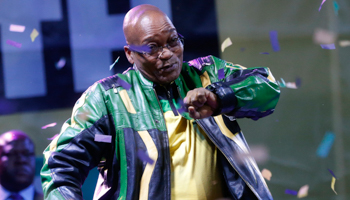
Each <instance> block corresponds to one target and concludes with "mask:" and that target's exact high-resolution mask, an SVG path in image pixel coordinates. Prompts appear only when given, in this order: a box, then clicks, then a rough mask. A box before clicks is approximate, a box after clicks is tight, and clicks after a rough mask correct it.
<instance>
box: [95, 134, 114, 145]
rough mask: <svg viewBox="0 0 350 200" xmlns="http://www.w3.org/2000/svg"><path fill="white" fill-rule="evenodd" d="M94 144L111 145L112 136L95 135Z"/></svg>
mask: <svg viewBox="0 0 350 200" xmlns="http://www.w3.org/2000/svg"><path fill="white" fill-rule="evenodd" d="M95 142H104V143H111V142H112V136H111V135H100V134H96V135H95Z"/></svg>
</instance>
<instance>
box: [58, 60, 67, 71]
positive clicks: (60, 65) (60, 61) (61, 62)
mask: <svg viewBox="0 0 350 200" xmlns="http://www.w3.org/2000/svg"><path fill="white" fill-rule="evenodd" d="M65 65H66V59H65V58H64V57H62V58H60V60H59V61H58V62H57V63H56V69H57V70H60V69H62V68H63V67H64V66H65Z"/></svg>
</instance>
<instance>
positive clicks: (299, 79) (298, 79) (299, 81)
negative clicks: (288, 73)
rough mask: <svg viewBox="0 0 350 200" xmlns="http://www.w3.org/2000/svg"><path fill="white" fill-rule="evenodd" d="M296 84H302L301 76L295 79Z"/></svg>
mask: <svg viewBox="0 0 350 200" xmlns="http://www.w3.org/2000/svg"><path fill="white" fill-rule="evenodd" d="M295 84H296V85H297V87H298V88H299V87H300V86H301V78H296V79H295Z"/></svg>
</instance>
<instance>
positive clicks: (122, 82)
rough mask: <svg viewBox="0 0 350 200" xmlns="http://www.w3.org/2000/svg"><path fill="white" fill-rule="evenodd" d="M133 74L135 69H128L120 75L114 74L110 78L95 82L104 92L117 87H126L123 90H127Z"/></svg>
mask: <svg viewBox="0 0 350 200" xmlns="http://www.w3.org/2000/svg"><path fill="white" fill-rule="evenodd" d="M134 72H135V69H134V68H132V67H130V68H128V69H127V70H126V71H124V72H123V73H122V74H120V73H118V74H114V75H112V76H109V77H107V78H104V79H101V80H99V81H97V82H96V84H99V85H101V86H102V88H103V89H104V90H105V91H107V90H109V89H112V88H117V87H124V88H125V87H126V88H125V89H127V88H128V87H129V85H130V83H129V82H130V81H129V80H130V77H131V76H132V75H133V74H134Z"/></svg>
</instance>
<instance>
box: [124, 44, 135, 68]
mask: <svg viewBox="0 0 350 200" xmlns="http://www.w3.org/2000/svg"><path fill="white" fill-rule="evenodd" d="M124 52H125V55H126V58H127V59H128V61H129V63H130V64H132V65H133V64H134V55H133V54H132V51H130V49H129V47H128V46H124Z"/></svg>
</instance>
